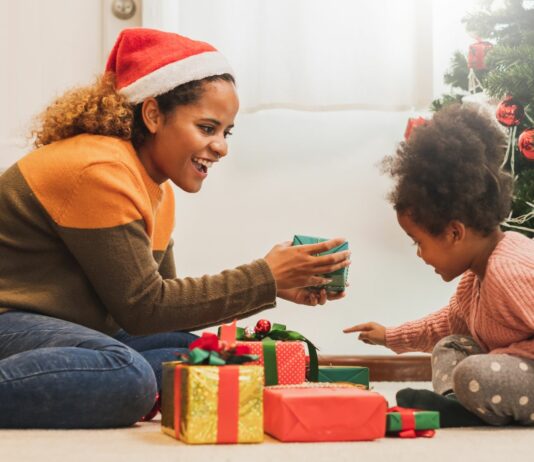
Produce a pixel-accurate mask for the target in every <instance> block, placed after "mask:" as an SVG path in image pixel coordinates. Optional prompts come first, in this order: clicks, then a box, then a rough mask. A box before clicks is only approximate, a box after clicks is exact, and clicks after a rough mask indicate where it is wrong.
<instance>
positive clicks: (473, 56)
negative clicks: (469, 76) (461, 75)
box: [467, 40, 493, 71]
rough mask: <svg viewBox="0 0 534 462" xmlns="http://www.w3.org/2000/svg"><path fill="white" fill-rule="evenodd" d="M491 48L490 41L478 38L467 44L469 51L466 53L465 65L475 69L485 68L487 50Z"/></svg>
mask: <svg viewBox="0 0 534 462" xmlns="http://www.w3.org/2000/svg"><path fill="white" fill-rule="evenodd" d="M492 48H493V45H492V44H491V43H490V42H485V41H482V40H478V41H477V42H475V43H473V44H472V45H469V53H468V54H467V67H468V68H469V69H474V70H475V71H482V70H485V69H487V66H486V55H487V54H488V51H489V50H491V49H492Z"/></svg>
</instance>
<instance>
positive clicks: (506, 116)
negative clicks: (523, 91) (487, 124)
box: [495, 96, 525, 127]
mask: <svg viewBox="0 0 534 462" xmlns="http://www.w3.org/2000/svg"><path fill="white" fill-rule="evenodd" d="M495 116H496V117H497V120H498V121H499V123H500V124H502V125H504V126H505V127H513V126H515V125H519V124H520V123H521V120H522V119H523V117H525V110H524V109H523V106H522V105H521V103H519V102H518V101H517V100H516V99H514V98H513V97H512V96H507V97H506V98H504V99H503V100H502V101H501V102H500V103H499V105H498V106H497V111H496V113H495Z"/></svg>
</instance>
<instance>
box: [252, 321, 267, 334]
mask: <svg viewBox="0 0 534 462" xmlns="http://www.w3.org/2000/svg"><path fill="white" fill-rule="evenodd" d="M254 332H256V334H258V335H262V336H265V335H267V334H268V333H269V332H271V323H270V321H268V320H267V319H260V320H259V321H258V322H257V324H256V327H255V328H254Z"/></svg>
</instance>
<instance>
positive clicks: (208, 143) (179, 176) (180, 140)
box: [143, 80, 239, 192]
mask: <svg viewBox="0 0 534 462" xmlns="http://www.w3.org/2000/svg"><path fill="white" fill-rule="evenodd" d="M204 85H205V86H204V91H203V94H202V96H201V98H200V100H198V101H197V102H196V103H194V104H189V105H186V106H177V107H176V108H175V110H174V111H173V112H172V113H171V114H170V115H167V117H162V116H161V113H160V122H159V123H158V124H157V129H156V130H155V133H154V137H153V141H152V143H151V144H150V147H149V149H148V152H147V154H148V155H145V156H143V157H144V160H145V161H144V164H145V166H146V167H147V170H148V172H149V174H151V176H152V178H153V179H154V180H155V181H156V182H158V183H162V182H163V181H165V180H167V179H170V180H171V181H172V182H173V183H174V184H175V185H176V186H178V187H179V188H181V189H183V190H184V191H187V192H198V191H199V190H200V188H201V187H202V182H203V181H204V180H205V179H206V178H207V176H208V169H209V168H210V167H211V166H212V164H213V163H214V162H217V161H218V160H219V159H220V158H222V157H224V156H226V154H227V153H228V145H227V140H226V137H227V136H228V135H229V133H230V130H231V129H232V127H233V126H234V118H235V116H236V114H237V111H238V108H239V101H238V98H237V93H236V90H235V87H234V85H233V84H232V83H230V82H226V81H224V80H216V81H213V82H208V83H205V84H204ZM147 164H148V165H147Z"/></svg>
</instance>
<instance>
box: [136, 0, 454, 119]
mask: <svg viewBox="0 0 534 462" xmlns="http://www.w3.org/2000/svg"><path fill="white" fill-rule="evenodd" d="M442 3H443V2H442ZM447 3H448V6H446V8H449V9H450V3H449V2H447ZM433 5H434V4H433V2H432V1H431V0H144V1H143V26H144V27H154V28H159V29H164V30H170V31H173V32H177V33H180V34H182V35H186V36H188V37H191V38H195V39H199V40H203V41H207V42H209V43H211V44H213V45H214V46H216V47H217V48H218V49H219V50H220V51H221V52H222V53H223V54H224V55H225V56H226V57H227V58H228V59H229V61H230V63H231V64H232V66H233V68H234V69H235V71H236V75H237V79H238V87H239V93H240V98H241V107H242V112H254V111H257V110H261V109H267V108H288V109H300V110H316V111H317V110H340V109H370V110H399V111H402V110H412V109H423V108H427V107H428V105H429V103H430V101H431V100H432V98H433V96H434V95H433V83H434V82H435V78H434V57H433V49H434V41H435V37H433V24H434V22H435V18H436V10H435V8H434V11H433ZM458 22H459V21H458ZM440 78H441V76H440Z"/></svg>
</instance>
